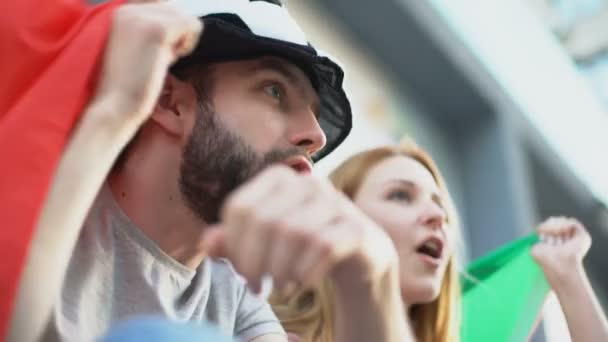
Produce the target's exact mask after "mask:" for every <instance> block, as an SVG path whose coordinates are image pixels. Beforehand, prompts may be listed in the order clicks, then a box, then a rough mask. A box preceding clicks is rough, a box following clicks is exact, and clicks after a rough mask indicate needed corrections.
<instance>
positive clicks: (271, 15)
mask: <svg viewBox="0 0 608 342" xmlns="http://www.w3.org/2000/svg"><path fill="white" fill-rule="evenodd" d="M170 3H173V4H174V5H175V6H177V7H178V8H179V9H181V10H183V11H184V12H186V13H189V14H191V15H194V16H197V17H199V18H201V20H203V22H204V25H205V28H204V32H203V34H202V35H201V39H200V41H199V44H198V46H197V47H196V49H195V50H194V52H193V53H192V54H191V55H190V56H187V57H184V58H182V59H180V60H179V61H178V63H177V64H176V66H175V67H180V66H185V65H189V64H200V63H213V62H222V61H230V60H241V59H249V58H256V57H261V56H264V55H272V56H278V57H282V58H285V59H287V60H289V61H290V62H292V63H294V64H295V65H297V66H298V67H299V68H301V69H302V70H303V71H304V72H305V73H306V74H307V75H308V77H309V78H310V80H311V83H312V84H313V86H314V87H315V89H316V90H317V93H318V95H319V98H320V99H321V108H320V113H319V124H320V125H321V128H322V129H323V131H324V132H325V135H326V137H327V144H326V145H325V147H324V148H323V149H322V150H320V151H319V152H317V153H316V154H315V155H314V156H313V159H314V160H315V161H318V160H320V159H321V158H323V157H324V156H326V155H327V154H329V153H330V152H332V151H333V150H334V149H335V148H336V147H338V145H340V144H341V143H342V141H344V139H345V138H346V136H347V135H348V133H349V132H350V130H351V127H352V113H351V108H350V103H349V101H348V98H347V96H346V94H345V92H344V89H343V86H342V82H343V78H344V73H343V71H342V68H341V67H340V66H339V65H338V64H337V63H336V62H335V61H333V60H332V59H331V58H330V57H329V56H327V55H325V54H323V53H322V52H320V51H318V50H316V49H315V48H314V47H313V46H312V45H311V44H310V43H309V42H308V40H307V39H306V36H305V35H304V33H303V32H302V30H301V29H300V27H299V26H298V25H297V24H296V22H295V21H294V20H293V18H292V17H291V16H290V15H289V13H288V12H287V10H286V9H285V8H284V7H282V6H281V5H279V4H275V3H271V2H267V1H249V0H172V1H170Z"/></svg>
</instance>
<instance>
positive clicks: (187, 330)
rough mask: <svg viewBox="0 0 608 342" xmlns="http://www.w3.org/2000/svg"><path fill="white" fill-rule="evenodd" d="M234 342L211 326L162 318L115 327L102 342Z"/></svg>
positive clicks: (125, 322)
mask: <svg viewBox="0 0 608 342" xmlns="http://www.w3.org/2000/svg"><path fill="white" fill-rule="evenodd" d="M174 341H183V342H189V341H192V342H194V341H196V342H205V341H213V342H216V341H217V342H234V341H233V340H232V339H231V338H230V337H227V336H225V335H223V334H222V333H221V332H220V331H219V329H217V328H216V327H214V326H213V325H211V324H203V325H201V324H196V325H194V324H192V323H179V322H173V321H169V320H167V319H164V318H160V317H140V318H134V319H130V320H126V321H124V322H121V323H119V324H117V325H116V326H115V327H113V328H112V329H111V330H110V332H109V333H108V334H107V335H106V336H105V337H104V338H102V339H101V340H100V342H174Z"/></svg>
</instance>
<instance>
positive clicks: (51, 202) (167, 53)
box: [9, 4, 201, 341]
mask: <svg viewBox="0 0 608 342" xmlns="http://www.w3.org/2000/svg"><path fill="white" fill-rule="evenodd" d="M200 29H201V28H200V22H199V20H198V19H196V18H189V17H188V18H184V17H183V16H181V15H179V14H178V13H177V12H176V11H174V10H172V9H171V8H169V7H168V6H166V5H161V4H143V5H135V4H132V5H125V6H123V7H121V8H119V9H118V10H117V11H116V12H115V14H114V19H113V24H112V31H111V33H110V37H109V41H108V45H107V47H106V53H105V56H104V60H103V67H102V72H101V75H100V83H99V85H98V89H97V92H96V94H95V96H94V99H93V100H92V102H91V103H90V104H89V106H88V107H87V108H86V110H85V112H84V113H83V115H82V118H81V120H80V122H79V124H78V126H77V127H76V130H75V131H74V133H73V135H72V137H71V138H70V141H69V142H68V145H67V147H66V149H65V151H64V154H63V155H62V157H61V160H60V162H59V166H58V168H57V170H56V173H55V175H54V178H53V182H52V184H51V187H50V190H49V193H48V195H47V199H46V201H45V204H44V206H43V208H42V212H41V215H40V218H39V221H38V223H37V227H36V233H35V236H34V238H33V241H32V245H31V248H30V253H29V255H28V260H27V263H26V266H25V269H24V272H23V275H22V278H21V282H20V288H19V293H18V295H17V299H16V304H15V310H14V313H13V318H12V321H11V327H10V331H9V341H35V340H37V339H38V338H39V337H40V335H41V333H42V331H43V329H44V327H45V325H46V323H47V321H48V319H49V317H50V314H51V311H52V307H53V304H54V301H55V300H56V299H57V298H58V294H59V293H60V289H61V286H62V283H63V278H64V275H65V272H66V270H67V266H68V262H69V259H70V256H71V253H72V250H73V248H74V245H75V243H76V240H77V238H78V234H79V232H80V228H81V226H82V224H83V222H84V220H85V218H86V215H87V212H88V210H89V208H90V206H91V204H92V203H93V200H94V199H95V196H96V194H97V192H98V191H99V188H100V186H101V184H102V183H103V181H104V179H105V177H106V176H107V174H108V172H109V171H110V169H111V167H112V164H113V162H114V160H115V159H116V157H117V156H118V154H119V152H120V150H121V149H122V148H123V147H124V146H125V145H126V144H127V143H128V141H129V140H130V139H131V137H132V136H133V135H134V134H135V132H136V131H137V129H138V127H139V125H140V124H141V123H142V122H143V121H144V120H145V119H146V118H147V115H148V114H149V113H151V112H152V108H153V106H154V104H155V102H156V99H157V98H158V94H159V93H160V89H161V87H162V83H163V80H164V77H165V75H166V72H167V70H168V66H169V65H170V63H171V62H172V61H173V60H175V58H177V57H179V56H181V55H184V54H186V53H188V52H189V51H190V49H191V48H192V47H193V46H194V42H196V41H197V39H198V34H199V33H200ZM40 284H44V286H40Z"/></svg>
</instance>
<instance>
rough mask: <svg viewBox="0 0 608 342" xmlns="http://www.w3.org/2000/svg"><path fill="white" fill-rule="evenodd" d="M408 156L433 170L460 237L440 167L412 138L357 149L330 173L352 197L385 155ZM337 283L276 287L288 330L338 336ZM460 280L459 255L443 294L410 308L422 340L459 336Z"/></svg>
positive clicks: (326, 341)
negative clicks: (336, 331)
mask: <svg viewBox="0 0 608 342" xmlns="http://www.w3.org/2000/svg"><path fill="white" fill-rule="evenodd" d="M394 156H407V157H409V158H412V159H414V160H416V161H418V162H419V163H420V164H422V165H423V166H424V167H425V168H426V169H428V170H429V172H430V173H431V174H432V175H433V178H434V179H435V182H436V183H437V186H438V187H439V189H440V191H441V192H442V196H443V197H444V205H445V206H446V212H447V223H448V226H449V228H450V231H451V232H452V233H453V234H454V236H456V237H457V238H458V237H459V235H460V234H459V228H458V222H457V218H456V215H455V210H454V206H453V202H452V201H451V198H450V196H449V193H448V191H447V187H446V185H445V182H444V180H443V177H442V176H441V174H440V172H439V169H438V168H437V166H436V165H435V162H434V161H433V159H432V158H431V157H430V156H429V155H428V153H426V152H425V151H424V150H422V149H421V148H419V147H418V146H417V145H416V144H414V143H413V142H411V141H409V140H407V141H404V142H402V143H401V144H400V145H398V146H386V147H379V148H375V149H372V150H368V151H365V152H361V153H358V154H356V155H354V156H352V157H350V158H349V159H347V160H346V161H345V162H343V163H342V164H341V165H340V166H339V167H338V168H337V169H335V170H334V171H333V172H332V173H331V174H330V176H329V178H330V180H331V182H332V183H333V184H334V186H335V187H336V188H337V189H338V190H340V191H342V192H344V194H346V195H347V196H348V197H349V198H351V199H353V198H354V197H355V195H356V194H357V191H358V190H359V187H360V186H361V184H362V183H363V180H364V179H365V177H366V176H367V174H368V172H369V170H370V169H372V168H373V167H374V166H375V165H377V164H378V163H380V162H381V161H383V160H385V159H387V158H390V157H394ZM333 298H334V297H333V287H332V284H331V282H329V281H328V280H326V281H323V282H322V283H321V284H318V285H317V286H315V287H314V288H310V289H292V290H289V291H284V292H278V291H275V292H273V293H272V295H271V296H270V299H269V300H270V303H271V305H272V306H273V309H274V311H275V313H276V314H277V316H278V317H279V319H280V320H281V323H282V324H283V326H284V328H285V330H287V331H288V332H290V333H294V334H297V335H298V336H299V337H300V338H302V339H303V340H304V341H306V342H330V341H333V335H334V333H333V330H334V328H333V325H334V319H333ZM460 313H461V311H460V282H459V273H458V267H457V264H456V258H455V257H454V256H452V257H451V258H450V260H449V262H448V266H447V268H446V273H445V276H444V278H443V281H442V284H441V290H440V293H439V297H438V298H437V299H435V300H434V301H433V302H430V303H426V304H418V305H414V306H413V307H412V308H411V311H410V319H411V321H412V323H413V327H414V333H415V335H416V339H417V340H418V341H420V342H458V341H460Z"/></svg>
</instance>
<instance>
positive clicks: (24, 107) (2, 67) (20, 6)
mask: <svg viewBox="0 0 608 342" xmlns="http://www.w3.org/2000/svg"><path fill="white" fill-rule="evenodd" d="M119 3H120V1H113V2H111V3H106V4H103V5H98V6H91V5H87V4H86V3H85V2H84V0H53V1H39V0H18V1H0V51H1V52H0V158H1V159H0V160H1V162H0V222H1V223H0V224H1V228H0V246H1V247H0V260H2V262H1V263H0V324H1V325H0V336H6V333H7V327H8V326H7V324H8V322H9V319H10V316H11V312H12V305H13V303H14V299H15V296H16V293H17V289H18V281H19V278H20V275H21V272H22V270H23V266H24V263H25V260H26V256H27V253H28V248H29V244H30V241H31V239H32V236H33V232H34V227H35V225H36V223H37V220H38V216H39V214H40V211H41V208H42V204H43V203H44V200H45V197H46V194H47V191H48V189H49V186H50V181H51V180H52V176H53V173H54V171H55V169H56V167H57V165H58V162H59V159H60V156H61V153H62V151H63V149H64V146H65V144H66V141H67V139H68V137H69V134H70V132H71V130H72V129H73V127H74V126H75V124H76V122H77V120H78V118H79V115H80V113H82V111H83V109H84V106H85V105H86V103H87V102H88V100H89V99H90V96H91V95H92V91H93V87H94V81H95V77H96V69H97V68H98V64H99V60H100V58H101V54H102V52H103V47H104V44H105V41H106V38H107V36H108V33H109V28H110V24H111V13H112V10H113V9H114V8H115V7H116V6H117V5H118V4H119ZM52 252H53V251H49V253H52Z"/></svg>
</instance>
